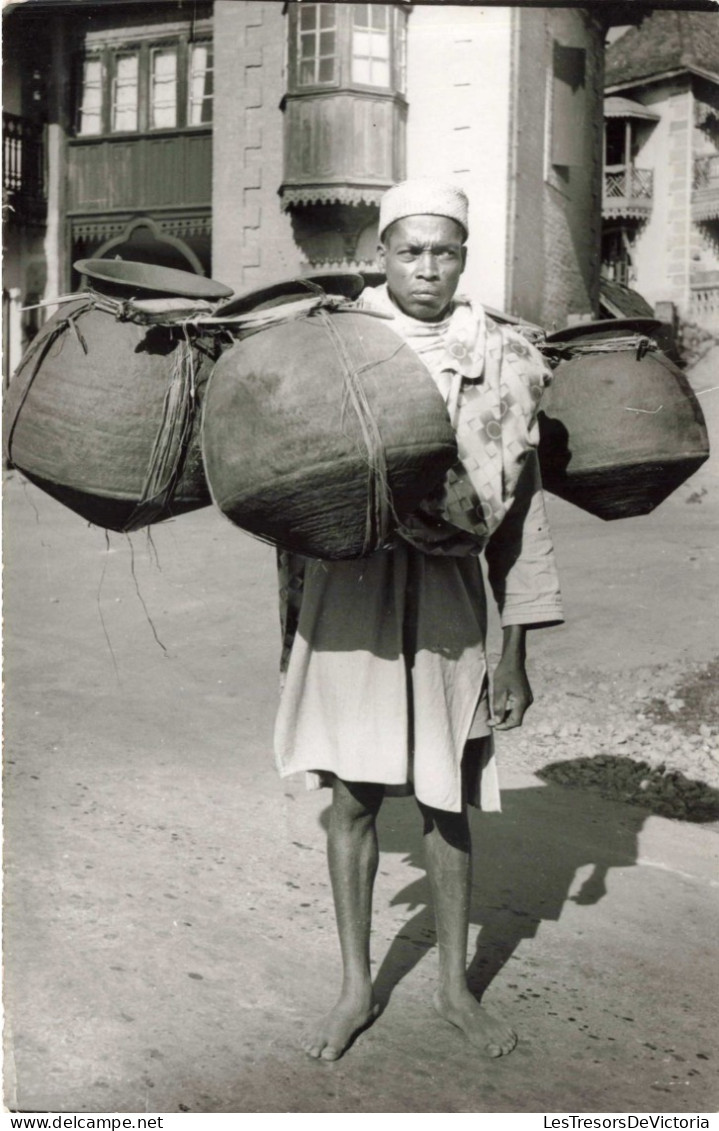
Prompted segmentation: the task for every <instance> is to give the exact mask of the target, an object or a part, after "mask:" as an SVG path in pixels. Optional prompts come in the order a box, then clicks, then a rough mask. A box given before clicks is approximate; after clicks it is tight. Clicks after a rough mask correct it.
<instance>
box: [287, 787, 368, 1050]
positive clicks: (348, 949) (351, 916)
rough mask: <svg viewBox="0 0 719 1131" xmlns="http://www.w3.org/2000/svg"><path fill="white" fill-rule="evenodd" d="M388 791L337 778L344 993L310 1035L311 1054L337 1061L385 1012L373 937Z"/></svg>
mask: <svg viewBox="0 0 719 1131" xmlns="http://www.w3.org/2000/svg"><path fill="white" fill-rule="evenodd" d="M383 794H384V789H383V787H382V786H377V785H371V784H368V783H364V782H362V783H357V782H344V781H341V780H340V779H339V778H335V782H334V787H333V793H332V811H331V814H330V826H329V835H328V838H327V856H328V861H329V869H330V879H331V880H332V894H333V896H334V904H335V916H336V919H337V931H338V934H339V940H340V950H341V952H342V989H341V991H340V996H339V998H338V1000H337V1002H336V1003H335V1006H334V1008H333V1009H331V1010H330V1012H329V1013H328V1014H327V1016H326V1017H324V1018H323V1019H322V1021H320V1023H319V1024H318V1025H317V1026H316V1028H315V1029H314V1030H312V1031H311V1032H310V1033H308V1035H307V1037H306V1038H305V1041H304V1044H303V1047H304V1049H305V1052H307V1053H309V1055H310V1056H313V1057H316V1058H317V1057H321V1058H322V1059H323V1060H337V1059H338V1057H340V1056H342V1053H343V1052H344V1051H345V1049H346V1048H347V1046H348V1044H349V1043H350V1042H351V1040H352V1038H353V1037H354V1036H355V1035H356V1034H357V1033H358V1032H359V1030H360V1029H364V1028H365V1027H366V1026H367V1025H368V1024H369V1023H370V1022H371V1021H373V1020H374V1018H375V1017H376V1016H377V1014H378V1012H379V1006H378V1005H377V1004H376V1002H375V1000H374V996H373V993H372V978H371V974H370V962H369V937H370V926H371V922H372V892H373V889H374V880H375V876H376V874H377V863H378V860H379V848H378V845H377V829H376V825H375V822H376V818H377V813H378V812H379V808H380V805H381V804H382V797H383Z"/></svg>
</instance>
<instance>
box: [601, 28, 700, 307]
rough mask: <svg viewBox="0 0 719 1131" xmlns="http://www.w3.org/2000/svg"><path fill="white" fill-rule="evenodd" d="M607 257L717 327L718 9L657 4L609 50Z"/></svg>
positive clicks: (657, 294) (608, 267) (608, 264)
mask: <svg viewBox="0 0 719 1131" xmlns="http://www.w3.org/2000/svg"><path fill="white" fill-rule="evenodd" d="M605 83H606V89H605V94H606V97H605V103H604V116H605V167H604V198H603V205H602V214H603V233H602V261H603V270H604V272H605V273H606V275H607V276H608V277H609V278H611V279H614V280H615V281H617V282H621V283H625V284H628V285H629V286H631V287H633V288H635V289H636V290H638V291H640V292H641V294H642V295H644V296H645V297H646V298H647V299H648V301H649V302H650V303H652V304H653V305H655V306H659V309H660V312H664V313H665V314H666V313H668V311H669V309H670V307H673V308H675V310H676V312H677V313H678V314H679V316H680V317H681V318H682V319H684V320H687V321H692V322H696V323H698V324H699V325H701V326H703V327H705V328H708V329H719V18H717V15H716V14H714V13H712V14H710V13H706V12H690V11H673V10H662V11H655V12H653V13H651V14H650V15H648V16H647V17H646V18H645V19H644V20H643V21H642V23H641V24H640V26H638V27H634V28H630V29H628V30H627V31H626V32H625V33H624V34H623V35H621V36H620V37H619V38H618V39H617V40H616V41H615V42H614V43H612V44H611V46H610V47H609V48H608V50H607V55H606V72H605Z"/></svg>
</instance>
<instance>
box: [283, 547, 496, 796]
mask: <svg viewBox="0 0 719 1131" xmlns="http://www.w3.org/2000/svg"><path fill="white" fill-rule="evenodd" d="M486 623H487V614H486V600H485V594H484V584H483V580H482V574H481V569H480V566H479V562H478V560H477V559H476V558H474V557H464V558H453V557H435V556H430V555H426V554H423V553H421V552H420V551H418V550H414V549H412V548H411V547H410V546H408V545H406V544H404V543H401V544H400V545H399V546H397V547H396V548H394V549H392V550H386V551H380V552H379V553H376V554H373V555H372V556H371V557H370V558H366V559H363V560H361V561H351V562H319V561H309V562H308V563H307V569H306V573H305V581H304V591H303V596H302V606H301V610H300V617H299V626H298V631H297V635H296V637H295V640H294V644H293V646H292V652H291V655H290V661H289V666H288V670H287V675H286V679H285V683H284V687H283V690H282V696H281V700H280V708H279V712H278V716H277V723H276V727H275V752H276V756H277V764H278V769H279V772H280V774H281V775H282V776H283V777H285V776H288V775H290V774H294V773H297V772H298V771H306V772H309V773H310V774H311V775H313V776H312V778H311V779H310V780H309V782H308V784H309V785H310V786H311V787H312V786H317V785H322V784H327V783H328V779H330V780H331V776H332V775H336V776H338V777H340V778H342V779H343V780H345V781H357V782H374V783H381V784H384V785H385V786H386V787H387V792H388V793H407V792H414V794H415V795H416V797H417V799H418V800H419V801H421V802H422V803H423V804H425V805H428V806H431V807H432V808H436V809H447V810H450V811H455V812H458V811H460V810H461V808H462V805H463V803H464V802H467V801H468V802H470V803H472V804H477V805H480V807H481V808H483V809H486V810H497V809H498V808H499V790H498V786H497V775H496V766H495V760H494V753H493V747H492V736H491V730H490V728H489V727H488V726H487V719H488V710H487V695H486V672H487V667H486V658H485V636H486ZM470 738H472V739H480V740H481V741H479V742H471V743H470V746H469V748H468V750H467V751H466V752H465V746H466V744H467V741H468V739H470ZM463 762H464V766H463Z"/></svg>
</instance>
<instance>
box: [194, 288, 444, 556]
mask: <svg viewBox="0 0 719 1131" xmlns="http://www.w3.org/2000/svg"><path fill="white" fill-rule="evenodd" d="M282 309H285V310H289V308H282ZM280 317H281V314H280ZM202 446H203V454H204V458H205V469H206V473H207V481H208V483H209V485H210V489H211V492H212V496H213V499H214V500H215V502H216V503H217V505H218V506H219V508H220V510H222V511H223V513H224V514H226V515H227V516H228V518H230V519H231V520H232V521H233V522H234V523H236V524H237V525H238V526H241V527H242V528H243V529H244V530H247V531H250V532H251V533H253V534H255V535H258V536H259V537H261V538H264V539H267V540H268V541H270V542H273V543H275V544H276V545H279V546H281V547H284V548H286V549H288V550H294V551H296V552H298V553H302V554H306V555H308V556H310V557H317V558H327V559H338V558H357V557H362V556H363V555H366V554H369V553H371V552H372V551H374V550H375V549H377V548H379V547H381V546H382V545H384V544H385V543H386V542H387V540H388V539H389V538H390V536H391V534H392V530H393V529H394V526H395V523H396V519H397V518H400V519H401V518H402V517H404V516H406V515H407V514H409V513H410V512H411V511H412V510H413V509H415V507H416V506H417V505H418V504H419V503H420V501H421V500H422V499H423V498H424V497H425V496H426V495H427V494H428V493H429V491H430V490H431V489H432V488H433V487H434V486H435V485H436V484H437V483H438V482H439V481H440V480H441V479H442V477H443V476H444V474H445V472H446V471H447V470H448V468H449V467H450V466H451V465H452V464H453V463H454V461H455V460H456V458H457V449H456V443H455V438H454V432H453V429H452V427H451V424H450V421H449V417H448V415H447V411H446V409H445V405H444V401H443V399H442V397H441V396H440V394H439V392H438V391H437V388H436V386H435V384H434V382H433V380H432V378H431V377H430V375H429V373H428V371H427V369H426V368H425V366H424V365H423V363H422V362H421V361H420V360H419V359H418V358H417V357H416V355H415V354H414V353H413V352H412V350H411V349H410V348H409V347H408V346H407V345H406V344H405V343H404V342H403V340H402V339H401V338H400V337H399V336H398V335H397V334H396V333H395V332H394V331H393V330H391V329H389V328H388V327H387V325H386V323H385V322H384V321H383V320H382V319H380V318H377V317H375V316H373V315H371V314H367V313H361V312H357V311H353V312H341V311H336V312H333V313H328V312H327V310H325V309H322V308H319V309H316V310H315V311H314V312H313V313H311V314H309V315H306V316H303V317H299V318H296V319H293V318H292V317H290V316H288V317H286V318H285V320H283V321H275V323H274V324H271V325H268V326H266V327H265V328H262V329H259V330H258V332H256V333H254V334H253V335H252V336H250V337H247V338H245V339H244V340H242V341H240V342H238V343H237V344H236V345H234V346H232V347H231V348H230V349H229V350H227V351H226V352H225V353H223V355H222V357H221V358H220V360H219V361H218V363H217V365H216V366H215V369H214V372H213V374H212V378H211V380H210V383H209V386H208V389H207V394H206V398H205V406H204V414H203V429H202Z"/></svg>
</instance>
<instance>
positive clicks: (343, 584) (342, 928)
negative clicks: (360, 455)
mask: <svg viewBox="0 0 719 1131" xmlns="http://www.w3.org/2000/svg"><path fill="white" fill-rule="evenodd" d="M379 231H380V244H379V263H380V265H381V267H382V268H383V270H384V271H385V274H386V280H387V281H386V284H385V285H383V286H381V287H376V288H366V289H365V291H364V292H363V294H362V296H361V298H360V300H359V302H360V306H362V307H365V308H369V309H371V310H375V311H377V312H379V313H382V314H384V315H385V316H388V317H389V318H391V322H390V323H389V325H391V326H393V328H394V329H395V330H396V331H397V333H398V334H399V335H400V336H401V337H402V338H404V340H405V341H406V342H407V343H408V344H409V345H410V346H411V347H412V348H413V349H414V350H415V352H416V353H417V354H418V355H419V356H420V358H421V359H422V360H423V361H424V363H425V364H426V366H427V368H428V370H429V372H430V373H431V375H432V377H433V378H434V381H435V383H436V384H437V387H438V388H439V390H440V392H441V393H442V395H443V397H444V399H445V403H446V405H447V411H448V413H449V415H450V418H451V420H452V423H453V425H454V428H455V431H456V435H457V443H458V450H459V457H460V459H459V462H458V464H457V465H456V466H455V468H453V469H452V470H451V471H450V473H449V474H448V476H447V477H446V479H445V482H444V484H443V485H442V486H441V487H440V488H439V489H438V491H437V492H436V494H435V495H433V496H432V497H431V498H429V499H427V500H426V501H425V502H424V503H423V505H422V506H421V507H420V508H419V510H418V511H417V512H416V513H415V514H414V515H413V516H412V518H411V519H410V520H409V521H407V522H406V523H405V524H404V525H403V526H402V527H401V528H400V536H399V537H398V538H396V540H395V543H394V544H393V545H392V547H391V548H388V549H383V550H380V551H378V552H376V553H374V554H373V555H372V556H371V557H369V558H365V559H362V560H360V561H342V562H320V561H313V560H305V559H298V558H297V557H296V556H295V555H281V571H280V572H281V592H282V596H283V598H284V617H283V621H284V628H285V647H284V651H283V668H284V670H285V676H284V686H283V692H282V698H281V703H280V709H279V714H278V718H277V724H276V731H275V747H276V753H277V759H278V765H279V769H280V773H281V774H282V775H283V776H284V775H288V774H292V773H295V772H297V771H298V770H303V771H305V772H306V773H307V775H308V782H309V784H311V785H313V786H321V785H327V786H330V787H331V789H332V808H331V815H330V823H329V836H328V857H329V870H330V877H331V881H332V890H333V896H334V903H335V913H336V919H337V928H338V933H339V941H340V949H341V953H342V964H343V977H342V985H341V990H340V994H339V998H338V1000H337V1002H336V1003H335V1005H334V1006H333V1008H332V1009H331V1010H330V1012H329V1013H328V1014H327V1015H326V1016H325V1017H324V1018H323V1019H322V1020H320V1021H319V1022H318V1023H317V1024H316V1026H315V1027H314V1028H313V1029H312V1030H311V1031H310V1032H309V1033H308V1035H307V1038H306V1040H305V1044H304V1047H305V1049H306V1051H307V1052H308V1053H309V1055H310V1056H313V1057H319V1058H322V1059H325V1060H336V1059H337V1058H338V1057H340V1056H341V1055H342V1054H343V1052H344V1051H345V1050H346V1048H347V1047H348V1045H349V1044H350V1043H351V1042H352V1040H353V1039H354V1037H355V1036H356V1035H357V1033H358V1032H359V1031H360V1030H362V1029H363V1028H365V1027H366V1026H367V1025H368V1024H370V1023H371V1022H372V1020H373V1019H374V1018H375V1017H376V1016H377V1013H378V1012H379V1007H378V1005H377V1003H376V1002H375V1000H374V997H373V988H372V980H371V975H370V955H369V938H370V924H371V909H372V892H373V886H374V879H375V874H376V871H377V865H378V843H377V833H376V827H375V824H376V817H377V814H378V812H379V809H380V806H381V804H382V800H383V798H384V796H385V795H388V794H407V793H411V794H414V797H415V799H416V801H417V804H418V806H419V809H420V813H421V816H422V819H423V822H424V846H425V854H426V866H427V873H428V877H429V883H430V888H431V891H432V898H433V904H434V911H435V918H436V927H437V942H438V954H439V980H438V986H437V991H436V994H435V997H434V1005H435V1008H436V1009H437V1011H438V1012H439V1014H440V1015H441V1016H442V1017H443V1018H444V1019H445V1020H447V1021H449V1022H451V1023H452V1024H453V1025H455V1026H456V1027H458V1028H459V1029H461V1030H462V1031H463V1032H464V1034H465V1035H466V1037H467V1038H468V1039H469V1041H470V1042H471V1043H472V1044H473V1045H475V1046H476V1047H477V1048H478V1050H479V1051H481V1052H482V1053H484V1054H485V1055H488V1056H501V1055H502V1054H505V1053H508V1052H510V1051H511V1049H512V1048H513V1047H514V1045H515V1043H516V1036H515V1034H514V1032H513V1030H512V1029H511V1027H510V1026H509V1025H508V1024H507V1023H506V1022H505V1021H503V1020H501V1019H499V1018H496V1017H495V1016H493V1015H492V1014H491V1013H489V1012H488V1011H486V1010H485V1009H484V1007H483V1006H481V1005H480V1004H479V1002H478V1001H477V1000H476V998H475V997H474V996H473V994H472V993H471V992H470V990H469V989H468V986H467V981H466V958H467V936H468V926H469V893H470V883H471V842H470V832H469V823H468V815H467V806H468V805H475V806H477V807H479V808H481V809H483V810H497V809H498V808H499V794H498V788H497V778H496V769H495V761H494V753H493V744H492V731H493V730H509V729H511V728H513V727H517V726H520V725H521V723H522V720H523V717H524V714H525V712H526V710H527V708H528V707H529V706H530V704H531V702H532V693H531V689H530V686H529V681H528V678H527V674H526V670H525V637H526V631H527V628H529V627H533V626H540V625H549V624H557V623H559V622H561V620H562V610H561V603H560V596H559V586H558V581H557V575H556V569H555V565H554V555H553V549H552V543H551V537H550V534H549V529H548V524H547V518H546V513H545V509H544V501H543V496H542V489H541V483H540V480H539V472H538V465H537V457H536V446H537V442H538V430H537V422H536V412H537V407H538V403H539V400H540V397H541V393H542V390H543V388H544V386H545V384H546V383H547V381H548V380H549V373H548V371H547V368H546V365H545V363H544V361H543V359H542V357H541V356H540V354H539V353H538V352H537V351H536V350H535V349H534V348H533V347H532V346H531V345H530V344H529V343H528V342H527V341H526V340H525V339H524V338H523V337H522V336H521V335H520V334H519V333H518V332H516V331H515V330H514V329H512V328H510V327H507V326H500V325H498V324H496V323H494V322H493V321H492V320H491V319H490V318H489V317H488V316H487V315H485V313H484V311H483V310H482V308H481V306H480V305H479V304H477V303H475V302H473V301H469V300H467V299H465V298H463V297H461V296H460V295H458V294H457V287H458V284H459V279H460V276H461V274H462V271H463V269H464V265H465V261H466V254H467V252H466V247H465V241H466V239H467V234H468V201H467V198H466V196H465V194H464V193H463V191H462V190H461V189H460V188H458V187H456V186H454V185H451V184H445V183H443V182H438V181H433V180H424V179H421V180H414V181H406V182H404V183H403V184H400V185H396V186H394V188H391V189H390V190H389V191H388V192H387V193H386V194H385V196H384V197H383V199H382V203H381V206H380V224H379ZM482 552H484V553H485V556H486V560H487V564H488V572H489V580H490V584H491V588H492V590H493V594H494V597H495V600H496V602H497V605H498V607H499V611H500V614H501V624H502V632H503V646H502V655H501V659H500V660H499V663H498V665H497V666H496V668H495V670H494V672H493V677H492V684H491V696H490V693H489V684H488V673H487V662H486V654H485V637H486V627H487V613H486V601H485V593H484V585H483V580H482V573H481V570H480V564H479V560H478V558H479V555H480V553H482Z"/></svg>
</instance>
